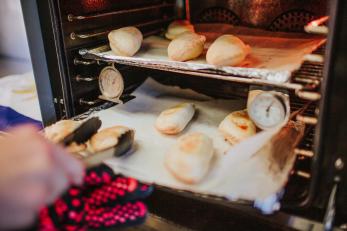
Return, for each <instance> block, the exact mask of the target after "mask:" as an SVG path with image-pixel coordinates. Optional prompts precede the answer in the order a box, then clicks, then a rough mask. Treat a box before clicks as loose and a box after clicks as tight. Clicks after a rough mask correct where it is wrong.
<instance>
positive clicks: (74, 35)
mask: <svg viewBox="0 0 347 231" xmlns="http://www.w3.org/2000/svg"><path fill="white" fill-rule="evenodd" d="M174 19H175V18H174V17H172V18H164V19H157V20H152V21H148V22H144V23H139V24H136V25H131V26H134V27H144V26H150V25H155V24H159V23H165V22H169V21H172V20H174ZM110 32H111V30H107V31H100V32H92V33H76V32H72V33H71V34H70V38H71V39H72V40H76V39H89V38H94V37H99V36H102V35H107V34H108V33H110Z"/></svg>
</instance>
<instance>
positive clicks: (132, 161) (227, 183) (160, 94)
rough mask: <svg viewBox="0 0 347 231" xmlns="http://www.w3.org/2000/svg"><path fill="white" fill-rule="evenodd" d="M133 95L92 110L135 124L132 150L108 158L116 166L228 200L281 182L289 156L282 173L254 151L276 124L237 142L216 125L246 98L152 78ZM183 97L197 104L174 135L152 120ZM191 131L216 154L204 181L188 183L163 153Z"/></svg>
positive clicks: (110, 120)
mask: <svg viewBox="0 0 347 231" xmlns="http://www.w3.org/2000/svg"><path fill="white" fill-rule="evenodd" d="M134 95H135V96H136V99H134V100H132V101H130V102H128V103H126V104H124V105H118V106H114V107H112V108H109V109H106V110H103V111H100V112H97V113H96V114H94V115H93V116H98V117H99V118H100V119H101V120H102V122H103V123H102V124H103V125H102V126H103V128H106V127H111V126H115V125H124V126H128V127H130V128H133V129H134V130H135V146H134V150H133V151H132V152H131V153H130V154H128V155H126V156H124V157H120V158H111V159H109V160H107V161H106V164H108V165H109V166H110V167H111V168H113V170H114V171H115V172H117V173H121V174H123V175H126V176H131V177H134V178H137V179H139V180H141V181H143V182H148V183H155V184H157V185H162V186H165V187H170V188H174V189H179V190H187V191H189V192H195V193H201V194H206V195H213V196H221V197H227V198H229V199H232V200H237V199H247V200H256V199H260V200H261V199H265V198H267V197H268V196H270V195H273V194H274V193H276V192H278V191H279V190H281V189H282V187H283V186H284V185H285V182H286V181H287V179H288V175H289V171H290V169H291V168H292V166H293V158H291V159H290V161H288V162H287V163H286V167H285V168H284V169H283V171H281V173H276V174H273V173H271V172H269V171H268V168H267V166H268V165H269V164H268V158H266V157H264V156H263V157H262V156H259V155H258V156H253V154H254V152H255V151H256V150H257V149H259V147H261V146H262V145H264V143H267V141H268V140H269V139H270V138H271V137H272V136H273V135H274V134H275V132H277V131H276V130H272V131H268V132H260V133H258V134H257V135H255V136H253V137H251V138H249V139H247V140H246V141H245V142H242V145H241V144H240V145H236V146H231V145H230V144H229V143H228V142H226V141H225V139H224V137H223V136H222V135H221V134H220V132H219V131H218V125H219V123H220V122H221V121H222V120H223V119H224V118H225V116H226V115H228V114H229V113H231V112H233V111H236V110H242V109H244V108H245V106H246V102H245V100H216V99H212V98H209V97H206V96H204V95H201V94H198V93H196V92H193V91H191V90H186V89H185V90H183V89H179V88H178V87H168V86H164V85H161V84H159V83H157V82H155V81H154V80H151V79H148V80H147V81H146V82H145V83H144V84H143V85H142V86H141V87H140V88H139V89H137V90H136V91H135V92H134ZM182 102H192V103H194V104H195V105H196V108H197V113H196V115H195V117H194V118H193V120H192V121H191V123H190V124H189V126H188V127H187V128H186V129H185V130H184V131H183V132H182V133H180V134H178V135H170V136H168V135H163V134H161V133H160V132H158V131H157V130H156V129H155V127H154V124H155V121H156V119H157V117H158V115H159V114H160V112H161V111H163V110H165V109H167V108H169V107H172V106H174V105H176V104H178V103H182ZM194 131H199V132H203V133H205V134H206V135H208V136H209V137H210V138H211V139H212V140H213V145H214V148H215V157H214V160H213V162H212V165H211V167H210V171H209V173H208V175H207V176H206V177H205V178H204V179H203V181H202V182H201V183H199V184H195V185H187V184H184V183H182V182H180V181H178V180H177V179H176V178H175V177H173V176H172V175H171V174H170V172H169V171H168V170H167V169H166V168H165V166H164V158H165V155H166V152H167V150H168V149H170V148H171V147H172V146H173V145H174V144H175V143H176V141H177V138H178V137H180V136H181V135H183V134H186V133H189V132H194ZM293 155H294V154H293ZM254 171H256V172H257V174H254Z"/></svg>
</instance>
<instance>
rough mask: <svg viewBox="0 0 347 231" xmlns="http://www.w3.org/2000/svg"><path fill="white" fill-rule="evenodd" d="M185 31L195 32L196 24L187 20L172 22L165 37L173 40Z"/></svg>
mask: <svg viewBox="0 0 347 231" xmlns="http://www.w3.org/2000/svg"><path fill="white" fill-rule="evenodd" d="M184 32H195V31H194V26H193V25H192V24H190V22H189V21H187V20H177V21H174V22H172V23H170V25H169V26H168V28H167V32H166V33H165V37H166V38H167V39H170V40H173V39H175V38H177V37H178V36H179V35H181V34H182V33H184Z"/></svg>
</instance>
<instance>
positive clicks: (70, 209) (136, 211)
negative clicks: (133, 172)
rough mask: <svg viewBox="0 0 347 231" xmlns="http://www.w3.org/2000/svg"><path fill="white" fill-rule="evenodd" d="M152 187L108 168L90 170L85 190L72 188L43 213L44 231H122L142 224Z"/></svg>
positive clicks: (41, 217) (41, 222)
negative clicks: (116, 173)
mask: <svg viewBox="0 0 347 231" xmlns="http://www.w3.org/2000/svg"><path fill="white" fill-rule="evenodd" d="M152 189H153V188H152V186H148V185H145V184H141V183H139V182H138V181H137V180H135V179H133V178H127V177H123V176H119V175H115V174H114V173H113V171H112V170H111V169H110V168H109V167H107V166H106V165H102V166H100V167H97V168H94V169H92V170H89V171H88V172H87V174H86V177H85V181H84V185H83V186H82V187H72V188H70V189H69V190H68V192H66V193H65V194H64V195H63V196H62V197H61V198H60V199H58V200H57V201H56V202H55V203H54V205H53V206H51V207H49V208H44V209H43V210H42V211H41V213H40V228H39V230H41V231H56V230H71V231H72V230H73V231H75V230H87V229H104V228H121V227H129V226H133V225H139V224H142V223H143V222H144V221H145V219H146V215H147V208H146V206H145V204H144V203H143V202H142V199H144V198H146V197H147V196H149V195H150V193H151V192H152Z"/></svg>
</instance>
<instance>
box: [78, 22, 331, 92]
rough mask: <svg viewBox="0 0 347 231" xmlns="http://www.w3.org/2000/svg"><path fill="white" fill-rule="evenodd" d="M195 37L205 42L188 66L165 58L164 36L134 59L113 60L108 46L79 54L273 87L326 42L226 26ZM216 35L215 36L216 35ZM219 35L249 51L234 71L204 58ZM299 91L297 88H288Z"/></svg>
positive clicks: (201, 29) (148, 42)
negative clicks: (235, 40) (232, 37)
mask: <svg viewBox="0 0 347 231" xmlns="http://www.w3.org/2000/svg"><path fill="white" fill-rule="evenodd" d="M195 29H196V31H197V33H200V34H203V35H205V36H206V38H207V42H206V44H205V51H204V53H203V54H202V55H201V56H200V57H198V58H197V59H195V60H191V61H188V62H178V61H171V60H169V58H168V57H167V46H168V44H169V43H170V41H169V40H167V39H165V38H164V37H163V36H150V37H147V38H145V39H144V41H143V44H142V47H141V49H140V51H139V52H138V53H137V54H136V55H135V56H133V57H122V56H116V55H115V54H114V53H113V52H112V51H111V50H110V48H109V46H108V45H104V46H101V47H97V48H93V49H89V50H88V49H82V50H80V54H81V55H82V56H83V57H84V58H87V59H96V60H103V61H107V62H115V63H119V64H125V65H132V66H138V67H145V68H151V69H159V70H164V71H172V72H179V73H182V72H183V73H188V74H193V73H195V74H196V73H200V74H205V75H201V76H205V77H211V78H219V79H224V80H231V81H232V80H234V79H233V78H230V77H238V78H241V79H238V81H239V82H242V79H244V81H247V80H245V79H255V80H260V81H265V82H270V83H274V84H284V83H290V80H291V76H292V73H293V72H294V71H296V70H298V69H300V67H301V64H302V63H303V61H304V60H305V56H306V55H307V54H311V53H312V52H313V51H314V50H316V49H317V48H318V47H320V46H321V45H322V44H324V43H325V42H326V40H325V39H324V38H323V37H321V36H317V35H307V34H298V33H284V32H269V31H265V30H260V29H253V28H247V27H233V26H231V25H226V24H198V25H195ZM215 31H218V32H215ZM222 34H233V35H236V36H238V37H240V38H241V39H242V40H243V41H244V42H245V43H246V44H249V45H250V46H251V48H252V52H251V54H250V55H248V56H247V58H246V59H245V60H244V61H243V62H242V63H241V64H240V65H239V66H236V67H226V66H222V67H217V66H214V65H210V64H207V63H206V60H205V55H206V51H207V49H208V47H209V46H210V45H211V43H212V42H213V41H214V40H215V39H216V38H217V37H218V36H220V35H222ZM288 88H293V89H298V88H300V86H296V85H294V84H293V86H291V85H289V86H288Z"/></svg>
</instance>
